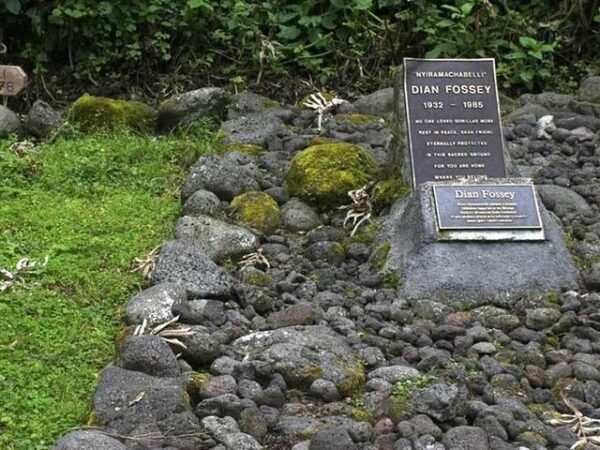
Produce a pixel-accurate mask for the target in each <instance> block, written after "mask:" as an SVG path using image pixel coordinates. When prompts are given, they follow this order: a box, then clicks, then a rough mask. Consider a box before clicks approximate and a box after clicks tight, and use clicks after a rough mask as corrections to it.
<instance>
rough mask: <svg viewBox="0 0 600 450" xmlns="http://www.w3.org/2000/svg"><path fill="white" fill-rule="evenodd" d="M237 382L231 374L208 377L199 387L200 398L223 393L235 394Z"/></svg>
mask: <svg viewBox="0 0 600 450" xmlns="http://www.w3.org/2000/svg"><path fill="white" fill-rule="evenodd" d="M236 391H237V382H236V381H235V378H233V377H232V376H231V375H218V376H216V377H211V378H209V379H208V380H207V381H206V383H204V384H203V385H202V387H201V388H200V392H199V394H200V398H201V399H205V398H211V397H216V396H218V395H223V394H235V392H236Z"/></svg>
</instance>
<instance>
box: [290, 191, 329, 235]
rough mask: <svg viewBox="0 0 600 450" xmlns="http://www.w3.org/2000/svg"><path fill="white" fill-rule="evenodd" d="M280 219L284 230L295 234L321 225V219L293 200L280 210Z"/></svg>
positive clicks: (313, 211) (299, 202) (312, 210)
mask: <svg viewBox="0 0 600 450" xmlns="http://www.w3.org/2000/svg"><path fill="white" fill-rule="evenodd" d="M281 219H282V222H283V225H284V226H285V228H287V229H288V230H290V231H295V232H298V231H310V230H312V229H313V228H316V227H318V226H319V225H321V219H319V215H318V214H317V213H316V212H315V210H314V209H312V208H311V207H310V206H308V205H307V204H306V203H302V202H301V201H300V200H298V199H295V198H292V199H291V200H290V201H289V202H287V203H286V204H285V205H284V207H283V208H282V209H281Z"/></svg>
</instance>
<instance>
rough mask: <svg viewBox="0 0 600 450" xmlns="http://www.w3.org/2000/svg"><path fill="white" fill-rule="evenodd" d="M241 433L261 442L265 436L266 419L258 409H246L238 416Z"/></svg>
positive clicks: (266, 429)
mask: <svg viewBox="0 0 600 450" xmlns="http://www.w3.org/2000/svg"><path fill="white" fill-rule="evenodd" d="M239 423H240V428H241V431H242V432H244V433H246V434H249V435H250V436H252V437H253V438H254V439H256V440H257V441H259V442H261V441H262V440H263V439H264V437H265V436H266V435H267V432H268V427H267V419H266V418H265V416H264V414H263V413H262V412H261V411H260V410H259V409H258V408H247V409H245V410H243V411H242V414H241V415H240V420H239Z"/></svg>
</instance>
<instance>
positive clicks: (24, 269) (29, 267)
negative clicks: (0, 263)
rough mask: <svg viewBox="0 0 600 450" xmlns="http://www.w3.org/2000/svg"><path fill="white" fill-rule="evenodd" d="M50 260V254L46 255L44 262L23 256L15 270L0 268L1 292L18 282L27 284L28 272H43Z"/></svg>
mask: <svg viewBox="0 0 600 450" xmlns="http://www.w3.org/2000/svg"><path fill="white" fill-rule="evenodd" d="M49 260H50V257H49V256H46V257H45V258H44V261H43V262H40V261H37V260H35V259H28V258H21V259H20V260H19V261H17V264H16V265H15V270H14V271H13V272H11V271H10V270H8V269H4V268H0V276H1V278H0V279H1V281H0V292H4V291H7V290H9V289H10V288H11V287H13V286H14V285H16V284H25V276H26V275H27V274H39V273H41V272H42V271H43V269H44V268H45V267H46V266H47V265H48V261H49Z"/></svg>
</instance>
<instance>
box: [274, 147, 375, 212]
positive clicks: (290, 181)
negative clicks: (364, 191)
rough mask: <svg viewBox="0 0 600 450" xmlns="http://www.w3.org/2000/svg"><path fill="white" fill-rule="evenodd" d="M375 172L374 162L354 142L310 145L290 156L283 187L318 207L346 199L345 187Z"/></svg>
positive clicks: (352, 186)
mask: <svg viewBox="0 0 600 450" xmlns="http://www.w3.org/2000/svg"><path fill="white" fill-rule="evenodd" d="M376 174H377V162H376V161H375V160H374V159H373V157H371V156H370V155H369V154H368V153H367V152H365V150H363V149H362V148H360V147H359V146H357V145H353V144H346V143H340V144H321V145H313V146H312V147H308V148H307V149H305V150H302V151H301V152H300V153H298V154H297V155H296V156H295V157H294V159H292V164H291V167H290V169H289V171H288V173H287V174H286V176H285V182H284V184H285V187H286V189H287V190H288V192H289V193H290V195H292V196H294V197H299V198H301V199H304V200H306V201H309V202H312V203H314V204H316V205H318V206H319V207H334V206H339V205H340V204H342V203H348V191H351V190H353V189H358V188H360V187H362V186H364V185H365V184H367V183H368V182H369V181H371V180H373V178H375V176H376Z"/></svg>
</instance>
